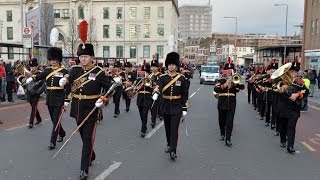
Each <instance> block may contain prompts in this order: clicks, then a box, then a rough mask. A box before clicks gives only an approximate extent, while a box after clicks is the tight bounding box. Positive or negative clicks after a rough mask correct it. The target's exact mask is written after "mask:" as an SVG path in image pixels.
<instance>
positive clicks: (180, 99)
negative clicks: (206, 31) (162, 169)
mask: <svg viewBox="0 0 320 180" xmlns="http://www.w3.org/2000/svg"><path fill="white" fill-rule="evenodd" d="M179 59H180V56H179V54H178V53H176V52H171V53H169V54H167V57H166V60H165V66H166V68H167V69H168V72H167V73H166V74H163V75H161V76H160V78H159V81H158V82H157V87H156V89H155V93H154V95H153V97H152V99H153V100H157V96H158V94H159V93H161V96H162V103H161V113H162V114H163V118H164V125H165V130H166V137H167V149H166V151H165V152H166V153H170V154H169V155H170V158H171V159H172V160H174V159H176V158H177V143H178V128H179V123H180V119H181V117H182V116H185V115H187V108H188V103H187V101H188V84H187V82H186V80H185V77H184V76H183V75H181V74H179V73H177V70H178V68H179V64H180V63H179Z"/></svg>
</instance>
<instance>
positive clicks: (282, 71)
mask: <svg viewBox="0 0 320 180" xmlns="http://www.w3.org/2000/svg"><path fill="white" fill-rule="evenodd" d="M291 66H292V63H286V64H284V65H282V66H281V67H279V68H278V69H277V70H276V71H275V72H274V73H272V75H271V79H277V78H278V77H280V76H282V75H284V74H285V73H287V72H288V71H289V69H290V67H291Z"/></svg>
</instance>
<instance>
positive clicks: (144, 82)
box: [125, 77, 152, 98]
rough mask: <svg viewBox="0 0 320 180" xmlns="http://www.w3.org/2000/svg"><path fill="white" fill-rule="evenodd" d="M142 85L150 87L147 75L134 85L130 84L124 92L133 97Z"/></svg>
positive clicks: (150, 82) (150, 81)
mask: <svg viewBox="0 0 320 180" xmlns="http://www.w3.org/2000/svg"><path fill="white" fill-rule="evenodd" d="M143 87H151V88H152V80H151V78H149V77H146V78H142V79H140V80H139V81H138V82H137V83H136V84H135V85H132V86H130V87H128V88H126V89H125V93H127V95H128V97H129V98H133V97H134V96H135V95H137V92H138V91H139V90H140V89H141V88H143Z"/></svg>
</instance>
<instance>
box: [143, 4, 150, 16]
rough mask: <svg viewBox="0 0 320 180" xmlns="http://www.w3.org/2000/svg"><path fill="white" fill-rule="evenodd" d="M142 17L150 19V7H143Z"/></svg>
mask: <svg viewBox="0 0 320 180" xmlns="http://www.w3.org/2000/svg"><path fill="white" fill-rule="evenodd" d="M143 19H150V7H144V14H143Z"/></svg>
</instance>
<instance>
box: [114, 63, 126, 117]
mask: <svg viewBox="0 0 320 180" xmlns="http://www.w3.org/2000/svg"><path fill="white" fill-rule="evenodd" d="M121 67H122V64H121V63H120V62H119V61H116V62H114V65H113V68H114V69H113V71H115V72H114V73H115V74H113V76H122V79H124V77H123V73H122V70H121ZM122 92H123V87H122V86H119V87H117V88H116V89H115V93H114V95H113V103H114V115H113V117H114V118H117V117H118V116H119V114H120V108H119V106H120V99H121V94H122Z"/></svg>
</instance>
